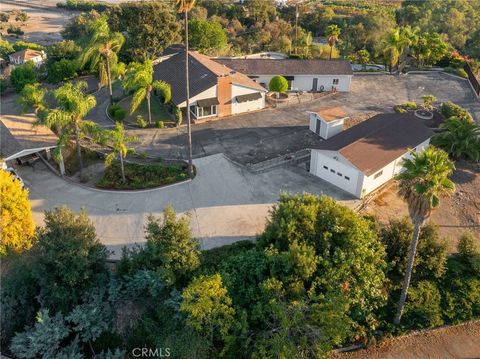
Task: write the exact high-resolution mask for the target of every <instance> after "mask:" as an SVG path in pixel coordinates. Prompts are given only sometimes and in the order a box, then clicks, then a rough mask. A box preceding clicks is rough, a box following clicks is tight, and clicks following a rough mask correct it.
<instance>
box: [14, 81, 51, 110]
mask: <svg viewBox="0 0 480 359" xmlns="http://www.w3.org/2000/svg"><path fill="white" fill-rule="evenodd" d="M46 93H47V91H46V90H45V89H44V88H42V87H41V86H40V84H39V83H34V84H27V85H25V87H24V88H23V90H22V91H21V92H20V97H19V98H18V100H17V101H18V103H19V104H20V105H21V106H22V109H23V110H24V111H30V110H31V109H33V112H34V113H35V115H37V114H38V111H40V110H42V109H44V108H45V100H44V98H45V94H46Z"/></svg>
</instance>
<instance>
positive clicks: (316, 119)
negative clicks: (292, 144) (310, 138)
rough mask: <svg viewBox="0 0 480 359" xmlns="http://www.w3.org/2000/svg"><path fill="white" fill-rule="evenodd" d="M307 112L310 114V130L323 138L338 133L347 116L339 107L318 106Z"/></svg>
mask: <svg viewBox="0 0 480 359" xmlns="http://www.w3.org/2000/svg"><path fill="white" fill-rule="evenodd" d="M307 113H309V114H310V131H312V132H315V133H316V134H317V135H319V136H320V137H321V138H323V139H324V140H326V139H328V138H329V137H332V136H335V135H336V134H338V133H340V132H341V131H342V130H343V125H344V123H345V120H346V119H347V118H348V117H347V114H346V113H345V112H344V111H343V109H342V108H341V107H329V108H319V109H316V110H312V111H307Z"/></svg>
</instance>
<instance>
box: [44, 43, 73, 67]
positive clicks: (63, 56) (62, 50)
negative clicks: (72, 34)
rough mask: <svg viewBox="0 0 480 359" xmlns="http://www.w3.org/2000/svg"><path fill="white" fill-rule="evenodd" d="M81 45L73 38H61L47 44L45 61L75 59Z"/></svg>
mask: <svg viewBox="0 0 480 359" xmlns="http://www.w3.org/2000/svg"><path fill="white" fill-rule="evenodd" d="M81 50H82V49H81V47H80V46H79V45H77V44H76V43H75V41H73V40H63V41H60V42H56V43H54V44H52V45H50V46H47V49H46V53H47V62H48V64H49V65H50V64H52V63H55V62H57V61H60V60H75V59H77V58H78V55H80V52H81Z"/></svg>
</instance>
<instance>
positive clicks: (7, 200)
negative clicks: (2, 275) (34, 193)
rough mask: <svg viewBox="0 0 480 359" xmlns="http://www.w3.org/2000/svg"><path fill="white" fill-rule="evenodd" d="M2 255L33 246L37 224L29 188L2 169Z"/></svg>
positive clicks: (0, 208)
mask: <svg viewBox="0 0 480 359" xmlns="http://www.w3.org/2000/svg"><path fill="white" fill-rule="evenodd" d="M0 197H1V198H2V200H1V201H0V223H1V226H0V238H1V242H0V256H5V255H6V254H7V253H8V251H15V252H21V251H23V250H26V249H29V248H30V247H31V246H32V240H33V234H34V229H35V226H34V224H33V219H32V211H31V209H30V202H29V201H28V190H27V189H24V188H22V184H21V183H20V182H19V181H17V180H15V179H14V178H13V177H12V175H11V174H10V173H8V172H6V171H3V170H0Z"/></svg>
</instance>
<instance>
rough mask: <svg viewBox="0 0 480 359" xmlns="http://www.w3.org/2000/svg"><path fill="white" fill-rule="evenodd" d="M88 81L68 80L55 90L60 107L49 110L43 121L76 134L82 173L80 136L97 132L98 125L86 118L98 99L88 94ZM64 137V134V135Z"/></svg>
mask: <svg viewBox="0 0 480 359" xmlns="http://www.w3.org/2000/svg"><path fill="white" fill-rule="evenodd" d="M86 88H87V83H86V82H83V81H80V82H76V83H74V84H72V83H70V82H68V83H66V84H65V85H63V86H62V87H59V88H58V89H56V90H55V91H54V92H53V96H54V98H55V100H56V102H57V104H58V107H57V108H55V109H54V110H51V111H49V112H48V115H47V116H46V118H45V119H44V120H41V122H42V123H44V124H45V125H47V126H48V127H50V128H55V127H56V128H61V129H62V130H63V131H62V134H63V135H65V136H68V135H69V134H70V133H72V134H73V135H74V136H75V142H76V147H77V156H78V160H79V163H80V174H81V173H82V170H83V160H82V150H81V144H80V137H81V135H82V133H85V132H95V131H96V127H97V126H96V125H95V124H94V123H92V122H90V121H86V120H85V119H84V118H85V116H86V115H87V114H88V112H89V111H90V110H91V109H92V108H94V107H95V105H96V104H97V101H96V100H95V97H94V96H93V95H86V94H85V90H86ZM62 137H63V136H62Z"/></svg>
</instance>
